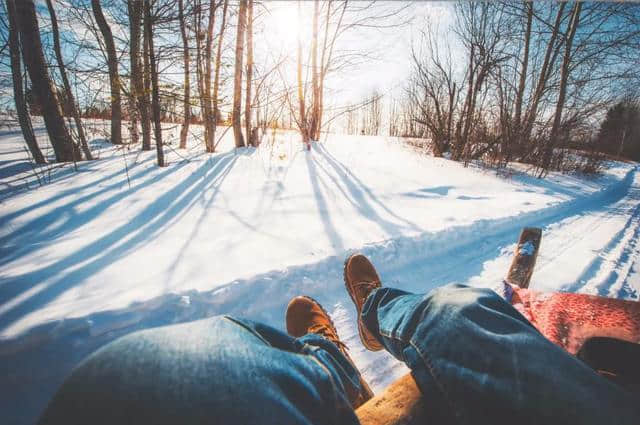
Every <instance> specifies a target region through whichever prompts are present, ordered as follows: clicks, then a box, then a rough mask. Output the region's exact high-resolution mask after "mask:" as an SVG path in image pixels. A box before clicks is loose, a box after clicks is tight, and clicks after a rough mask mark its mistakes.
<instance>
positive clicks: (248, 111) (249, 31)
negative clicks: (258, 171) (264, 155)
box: [244, 0, 257, 146]
mask: <svg viewBox="0 0 640 425" xmlns="http://www.w3.org/2000/svg"><path fill="white" fill-rule="evenodd" d="M246 79H247V89H246V90H245V102H244V123H245V124H244V125H245V132H244V134H245V135H246V138H247V145H250V146H256V143H257V140H254V139H253V137H252V130H251V104H252V98H251V84H252V83H253V81H252V80H253V0H248V7H247V76H246Z"/></svg>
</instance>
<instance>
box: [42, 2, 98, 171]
mask: <svg viewBox="0 0 640 425" xmlns="http://www.w3.org/2000/svg"><path fill="white" fill-rule="evenodd" d="M47 8H48V9H49V15H50V17H51V29H52V31H53V50H54V51H55V54H56V60H57V62H58V71H59V72H60V77H61V78H62V84H63V86H64V93H65V100H66V101H67V105H66V106H67V107H68V109H69V111H70V112H71V115H73V120H74V122H75V125H76V127H75V130H76V132H77V134H78V139H79V140H80V146H81V147H82V151H83V152H84V156H85V158H86V159H93V156H92V155H91V150H89V145H88V144H87V137H86V136H85V134H84V128H83V127H82V121H81V120H80V112H79V111H78V108H76V102H75V100H74V97H73V92H72V91H71V84H69V79H68V78H67V70H66V66H65V65H64V59H63V57H62V50H61V49H60V32H59V30H58V18H57V17H56V11H55V9H54V8H53V4H52V3H51V0H47Z"/></svg>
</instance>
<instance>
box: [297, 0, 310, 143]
mask: <svg viewBox="0 0 640 425" xmlns="http://www.w3.org/2000/svg"><path fill="white" fill-rule="evenodd" d="M298 22H302V8H301V6H300V0H298ZM300 33H301V28H300V26H298V55H297V56H298V58H297V59H298V70H297V74H298V101H299V103H300V119H299V121H298V128H299V129H300V134H301V135H302V143H304V144H305V145H306V146H307V150H310V149H311V146H310V145H309V132H308V131H307V116H306V114H305V105H304V104H305V102H304V90H303V88H302V36H301V34H300Z"/></svg>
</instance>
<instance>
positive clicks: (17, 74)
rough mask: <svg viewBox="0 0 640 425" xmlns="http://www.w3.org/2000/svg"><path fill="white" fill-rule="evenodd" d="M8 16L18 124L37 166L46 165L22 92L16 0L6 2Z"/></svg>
mask: <svg viewBox="0 0 640 425" xmlns="http://www.w3.org/2000/svg"><path fill="white" fill-rule="evenodd" d="M6 3H7V15H8V18H9V54H10V56H11V77H12V80H13V99H14V101H15V103H16V112H17V113H18V122H19V123H20V129H21V130H22V136H23V137H24V140H25V142H26V143H27V146H28V147H29V152H31V156H32V157H33V160H34V161H35V162H36V164H46V163H47V161H46V160H45V159H44V155H42V152H41V151H40V147H39V146H38V141H37V140H36V135H35V134H33V127H32V126H31V117H30V116H29V111H28V109H27V102H26V99H25V97H24V91H23V90H22V70H21V67H20V40H19V35H18V25H17V22H16V9H15V4H14V0H6Z"/></svg>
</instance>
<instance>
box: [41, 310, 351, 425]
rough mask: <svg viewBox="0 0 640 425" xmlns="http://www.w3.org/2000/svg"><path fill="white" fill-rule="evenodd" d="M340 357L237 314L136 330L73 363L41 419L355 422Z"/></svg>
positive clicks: (323, 344) (315, 341)
mask: <svg viewBox="0 0 640 425" xmlns="http://www.w3.org/2000/svg"><path fill="white" fill-rule="evenodd" d="M339 355H340V354H339V350H337V348H335V347H332V345H331V344H330V343H327V341H326V340H324V339H323V338H322V337H320V336H317V335H309V336H305V337H302V338H297V339H296V338H292V337H290V336H289V335H286V334H284V333H283V332H280V331H278V330H276V329H274V328H271V327H269V326H266V325H262V324H259V323H255V322H252V321H247V320H239V319H234V318H231V317H221V316H220V317H215V318H210V319H205V320H200V321H196V322H191V323H186V324H180V325H173V326H167V327H162V328H156V329H150V330H145V331H141V332H136V333H134V334H131V335H128V336H126V337H123V338H120V339H118V340H116V341H114V342H113V343H111V344H109V345H107V346H105V347H104V348H102V349H100V350H98V351H97V352H96V353H94V354H92V355H91V356H90V357H89V358H88V359H87V360H85V361H84V362H83V363H82V364H81V365H80V366H79V367H78V368H76V370H75V371H74V372H73V373H72V375H71V376H70V377H69V378H68V379H67V380H66V382H65V383H64V384H63V385H62V387H61V388H60V390H59V391H58V393H57V394H56V395H55V396H54V398H53V400H52V401H51V403H50V404H49V407H48V408H47V410H46V411H45V413H44V415H43V416H42V418H41V420H40V423H41V424H57V423H64V424H86V423H92V424H102V423H105V424H106V423H109V424H114V423H118V424H126V423H154V424H177V423H179V424H196V423H211V422H215V423H246V424H251V423H260V424H271V423H273V424H311V423H313V424H321V423H326V424H333V423H357V419H356V417H355V415H354V413H353V409H352V407H351V404H350V401H349V398H348V396H347V394H348V393H349V392H350V391H352V388H351V387H350V385H351V382H352V381H353V380H354V378H353V376H355V375H354V374H357V371H354V370H352V369H350V368H349V365H348V364H346V363H344V361H343V360H342V359H341V358H340V357H338V356H339ZM347 377H349V378H351V379H346V378H347Z"/></svg>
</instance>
